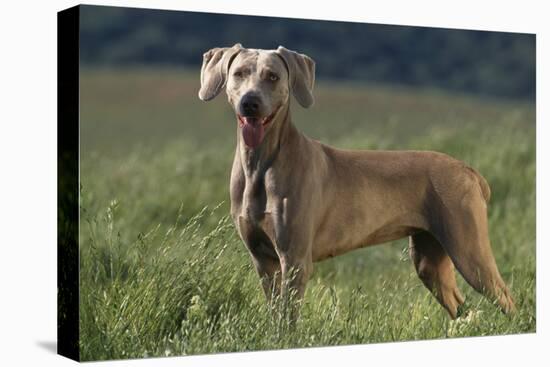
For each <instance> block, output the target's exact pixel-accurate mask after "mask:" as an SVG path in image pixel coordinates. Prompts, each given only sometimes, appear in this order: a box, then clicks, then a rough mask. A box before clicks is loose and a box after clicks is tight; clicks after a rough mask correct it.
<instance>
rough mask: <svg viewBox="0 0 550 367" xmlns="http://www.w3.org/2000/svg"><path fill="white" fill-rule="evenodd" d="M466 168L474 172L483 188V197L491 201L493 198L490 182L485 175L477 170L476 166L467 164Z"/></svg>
mask: <svg viewBox="0 0 550 367" xmlns="http://www.w3.org/2000/svg"><path fill="white" fill-rule="evenodd" d="M466 168H467V169H468V170H469V171H470V172H472V173H473V174H474V176H475V178H476V180H477V183H478V184H479V188H480V189H481V194H482V195H483V198H484V199H485V202H486V203H489V200H490V199H491V188H490V187H489V184H488V183H487V180H486V179H485V177H483V176H482V175H481V174H480V173H479V172H478V171H476V170H475V169H474V168H472V167H469V166H466Z"/></svg>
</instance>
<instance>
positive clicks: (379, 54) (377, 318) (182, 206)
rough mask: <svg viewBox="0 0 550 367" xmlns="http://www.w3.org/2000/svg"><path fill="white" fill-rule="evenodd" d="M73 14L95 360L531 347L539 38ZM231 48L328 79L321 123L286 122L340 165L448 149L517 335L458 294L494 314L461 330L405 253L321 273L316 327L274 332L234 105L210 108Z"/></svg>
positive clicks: (374, 251)
mask: <svg viewBox="0 0 550 367" xmlns="http://www.w3.org/2000/svg"><path fill="white" fill-rule="evenodd" d="M80 9H81V14H80V26H81V29H80V61H81V65H80V66H81V68H80V134H81V136H80V159H81V161H80V164H81V165H80V184H81V201H80V204H81V211H80V214H81V217H80V218H81V226H80V227H79V228H80V244H81V247H80V261H81V266H80V272H81V273H80V275H81V277H80V282H81V283H80V284H81V293H80V300H81V313H80V317H81V324H80V326H81V329H80V330H81V335H82V340H81V349H82V356H83V359H86V360H90V359H109V358H128V357H142V356H165V355H176V354H182V353H186V354H193V353H207V352H222V351H236V350H254V349H273V348H287V347H300V346H312V345H335V344H351V343H367V342H381V341H395V340H410V339H426V338H442V337H448V336H467V335H492V334H509V333H521V332H532V331H534V330H535V326H536V320H535V287H534V284H535V207H536V197H535V176H536V172H535V167H536V157H535V150H536V149H535V97H536V95H535V70H536V67H535V35H533V34H513V33H502V32H485V31H469V30H451V29H440V28H425V27H408V26H389V25H380V24H360V23H348V22H333V21H319V20H299V19H286V18H272V17H254V16H239V15H222V14H206V13H192V12H184V11H160V10H152V9H128V8H116V7H98V6H81V7H80ZM237 42H240V43H242V44H243V46H244V47H250V48H267V49H273V48H277V46H279V45H284V46H285V47H287V48H289V49H292V50H295V51H298V52H301V53H305V54H307V55H308V56H310V57H311V58H313V59H314V60H315V61H316V66H317V81H316V86H315V90H314V96H315V105H314V106H313V107H311V108H309V109H307V110H305V109H302V108H301V107H300V106H299V105H297V103H294V102H292V106H291V109H292V116H293V121H294V123H295V124H296V126H297V127H298V129H299V130H300V131H303V132H304V133H305V134H306V135H308V136H310V137H312V138H314V139H318V140H321V141H322V142H324V143H327V144H330V145H333V146H336V147H340V148H350V149H421V150H436V151H440V152H444V153H448V154H450V155H452V156H454V157H456V158H458V159H461V160H463V161H465V162H466V163H467V164H469V165H471V166H473V167H474V168H476V169H477V170H479V171H480V172H481V173H482V174H483V176H484V177H485V178H486V179H487V181H488V182H489V184H490V186H491V190H492V196H491V202H490V203H489V221H490V231H491V233H490V235H491V239H492V242H493V249H494V252H495V257H496V259H497V263H498V264H499V268H500V271H501V273H502V275H503V277H504V279H505V280H506V281H507V282H509V284H510V285H511V287H512V293H513V294H514V296H515V299H516V302H517V305H518V306H519V307H518V308H519V310H520V311H519V314H518V316H517V317H516V318H514V319H512V320H509V319H507V318H505V317H504V316H503V315H502V314H501V313H500V311H498V309H496V308H495V307H493V305H491V304H490V303H489V302H487V301H485V300H484V299H483V298H481V297H479V295H477V293H475V292H474V291H473V290H472V289H471V288H470V287H469V286H468V285H467V284H465V283H464V281H463V280H462V279H459V286H460V288H461V290H463V292H464V294H465V296H466V297H467V300H468V303H469V305H470V306H472V307H474V308H476V309H480V310H483V312H485V313H484V317H483V318H481V319H480V320H479V321H476V322H475V323H472V324H471V325H470V324H468V325H465V326H464V325H463V326H461V327H460V329H459V330H458V331H457V330H454V329H453V324H451V323H449V320H448V318H447V316H446V314H445V313H444V311H442V309H441V307H440V306H439V305H438V304H437V302H436V301H435V299H434V298H433V297H432V296H431V295H430V294H429V293H428V292H427V290H425V289H424V288H423V286H422V285H421V283H420V281H419V280H418V278H417V276H416V273H415V271H414V268H413V266H412V264H410V261H409V260H408V256H407V239H402V240H399V241H395V242H393V243H391V244H390V245H387V246H378V247H373V248H368V249H364V250H358V251H355V252H352V253H351V254H348V255H344V256H339V257H337V258H334V259H332V260H327V261H324V262H321V263H318V264H316V266H315V271H314V274H313V276H312V280H311V282H310V285H309V286H308V291H307V293H306V306H305V308H304V311H303V313H302V320H303V324H300V325H299V326H298V328H297V329H293V331H290V330H287V331H284V332H281V329H279V328H278V326H274V325H273V318H271V317H270V316H269V315H268V314H266V312H265V311H266V309H265V307H264V305H265V304H264V300H263V295H262V293H261V291H260V287H259V282H258V279H257V276H256V274H255V272H254V270H253V268H252V266H251V263H250V259H249V255H248V253H247V252H246V250H245V248H244V245H243V244H242V242H241V241H240V239H239V238H238V236H237V235H236V234H235V229H234V227H233V225H232V223H231V221H230V220H229V218H228V217H227V215H228V213H229V193H228V189H229V174H230V169H231V163H232V160H233V154H234V150H235V144H236V136H235V134H236V133H237V132H236V122H235V119H234V114H233V112H232V111H231V108H230V107H229V104H228V103H227V101H226V96H225V93H221V94H220V95H219V96H218V97H217V98H216V99H214V100H213V101H211V102H208V103H206V102H202V101H200V100H199V99H198V96H197V93H198V90H199V87H200V82H199V80H200V78H199V73H200V63H201V62H202V55H203V53H204V52H206V51H207V50H209V49H210V48H213V47H222V46H232V45H233V44H235V43H237ZM205 207H208V208H209V209H208V210H203V209H204V208H205ZM213 208H217V209H216V210H213ZM212 210H213V211H212ZM182 228H183V229H182ZM221 254H223V256H221ZM403 263H407V264H403ZM327 289H330V296H328V294H329V293H326V290H327ZM327 297H328V298H327ZM159 305H162V307H159ZM367 309H368V310H367ZM193 310H194V311H193ZM197 310H199V311H200V312H199V311H197ZM193 314H194V315H195V316H193V317H196V319H193V320H192V321H189V320H190V317H191V316H189V315H193ZM251 320H253V321H251ZM254 326H258V327H257V328H256V327H254Z"/></svg>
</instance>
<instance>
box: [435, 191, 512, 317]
mask: <svg viewBox="0 0 550 367" xmlns="http://www.w3.org/2000/svg"><path fill="white" fill-rule="evenodd" d="M455 208H456V211H452V212H451V211H448V212H446V213H444V216H445V221H444V223H445V224H444V225H443V226H439V229H438V230H437V231H436V232H434V233H435V235H436V237H437V238H438V239H439V240H440V242H441V244H442V245H443V247H444V248H445V250H446V252H447V253H448V254H449V256H450V257H451V259H452V260H453V263H454V265H455V266H456V268H457V270H458V271H459V272H460V274H462V276H463V277H464V279H465V280H466V281H467V282H468V284H470V285H471V286H472V287H473V288H474V289H475V290H476V291H478V292H479V293H481V294H483V295H485V296H486V297H488V298H489V299H490V300H491V301H493V300H496V301H497V302H498V304H499V305H500V307H501V308H502V310H503V311H504V312H505V313H510V312H513V311H514V310H515V306H514V301H513V299H512V296H511V294H510V291H509V290H508V287H506V284H505V283H504V281H503V280H502V278H501V276H500V273H499V271H498V268H497V264H496V261H495V258H494V256H493V252H492V250H491V243H490V241H489V232H488V223H487V207H486V204H485V201H484V200H483V198H482V197H481V193H480V192H478V191H476V190H471V191H470V192H468V193H466V195H464V197H463V198H462V200H461V201H460V205H459V206H456V207H455Z"/></svg>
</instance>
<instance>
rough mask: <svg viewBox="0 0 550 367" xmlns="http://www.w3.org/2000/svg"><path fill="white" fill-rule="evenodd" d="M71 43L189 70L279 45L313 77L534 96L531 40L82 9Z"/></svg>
mask: <svg viewBox="0 0 550 367" xmlns="http://www.w3.org/2000/svg"><path fill="white" fill-rule="evenodd" d="M80 39H81V42H82V46H83V47H82V48H81V50H80V51H81V53H80V58H81V62H82V64H83V65H87V66H88V65H89V66H118V67H120V66H124V67H127V66H136V65H141V66H143V65H149V66H155V67H158V66H176V67H186V68H196V67H199V66H200V63H201V62H202V54H203V53H204V52H205V51H206V50H208V49H210V48H213V47H225V46H232V45H233V44H235V43H236V42H240V43H242V44H243V46H244V47H249V48H266V49H274V48H277V46H279V45H284V46H285V47H287V48H289V49H293V50H299V51H300V52H302V53H305V54H307V55H310V56H312V57H313V58H314V59H315V60H316V62H317V73H318V74H317V75H318V77H319V78H321V79H337V80H353V81H355V82H379V83H395V84H402V85H409V86H429V87H438V88H442V89H447V90H453V91H459V92H467V93H476V94H483V95H488V96H495V97H516V98H522V99H533V98H534V97H535V36H534V35H533V34H514V33H504V32H486V31H467V30H453V29H442V28H427V27H407V26H393V25H381V24H361V23H351V22H334V21H317V20H301V19H287V18H274V17H257V16H241V15H225V14H207V13H194V12H179V11H162V10H149V9H129V8H112V7H87V6H84V7H83V8H82V22H81V38H80Z"/></svg>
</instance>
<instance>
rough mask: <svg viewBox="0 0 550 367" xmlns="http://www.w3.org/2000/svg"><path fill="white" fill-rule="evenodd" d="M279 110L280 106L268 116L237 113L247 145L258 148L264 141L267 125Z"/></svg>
mask: <svg viewBox="0 0 550 367" xmlns="http://www.w3.org/2000/svg"><path fill="white" fill-rule="evenodd" d="M278 110H279V107H277V108H276V109H275V110H274V111H273V113H271V115H269V116H266V117H256V116H241V115H239V114H237V119H238V121H239V128H240V129H241V134H242V137H243V139H244V143H245V144H246V146H247V147H249V148H256V147H258V146H259V145H260V144H261V143H262V141H263V139H264V134H265V127H266V126H267V125H269V123H270V122H271V121H272V120H273V118H274V117H275V115H276V114H277V111H278Z"/></svg>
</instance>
